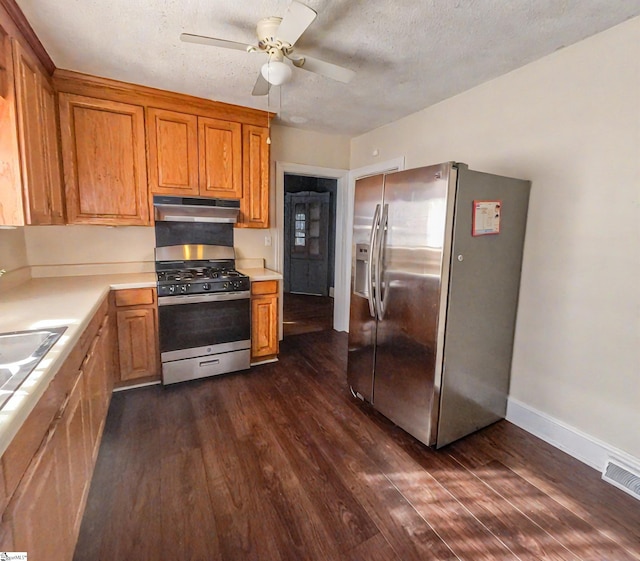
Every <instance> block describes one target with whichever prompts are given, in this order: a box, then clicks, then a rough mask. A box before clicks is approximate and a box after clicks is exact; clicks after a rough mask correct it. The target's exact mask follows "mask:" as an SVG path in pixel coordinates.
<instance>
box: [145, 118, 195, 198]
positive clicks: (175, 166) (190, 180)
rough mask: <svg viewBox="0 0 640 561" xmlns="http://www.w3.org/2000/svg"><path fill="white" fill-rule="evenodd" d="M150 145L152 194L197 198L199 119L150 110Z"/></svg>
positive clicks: (148, 136)
mask: <svg viewBox="0 0 640 561" xmlns="http://www.w3.org/2000/svg"><path fill="white" fill-rule="evenodd" d="M147 144H148V146H147V150H148V151H147V162H148V165H149V189H150V191H151V192H152V193H162V194H167V195H184V196H197V195H198V194H199V185H198V117H196V116H195V115H188V114H186V113H178V112H176V111H167V110H165V109H156V108H153V107H152V108H149V109H147Z"/></svg>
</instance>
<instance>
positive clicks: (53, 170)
mask: <svg viewBox="0 0 640 561" xmlns="http://www.w3.org/2000/svg"><path fill="white" fill-rule="evenodd" d="M40 96H41V97H40V106H41V108H42V126H43V128H44V130H43V136H42V139H43V144H44V153H45V171H46V174H47V180H48V185H49V189H48V192H49V211H50V220H51V223H52V224H64V197H63V193H62V165H61V161H60V150H59V143H58V118H57V110H56V93H55V91H54V90H53V86H52V85H51V84H50V83H49V81H48V80H43V81H42V84H41V88H40Z"/></svg>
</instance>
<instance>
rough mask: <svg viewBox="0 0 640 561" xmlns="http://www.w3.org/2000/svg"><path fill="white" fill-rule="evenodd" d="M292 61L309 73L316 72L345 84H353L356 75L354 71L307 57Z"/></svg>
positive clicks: (302, 56)
mask: <svg viewBox="0 0 640 561" xmlns="http://www.w3.org/2000/svg"><path fill="white" fill-rule="evenodd" d="M290 60H291V62H293V65H294V66H297V67H298V68H302V69H303V70H308V71H309V72H315V73H316V74H320V75H322V76H326V77H327V78H331V79H332V80H337V81H338V82H344V83H345V84H348V83H349V82H351V80H352V79H353V77H354V76H355V75H356V73H355V72H354V71H353V70H349V69H348V68H344V67H342V66H338V65H337V64H331V63H330V62H325V61H324V60H318V59H317V58H312V57H310V56H306V55H301V56H300V58H298V59H294V58H291V59H290Z"/></svg>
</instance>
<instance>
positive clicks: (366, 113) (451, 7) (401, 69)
mask: <svg viewBox="0 0 640 561" xmlns="http://www.w3.org/2000/svg"><path fill="white" fill-rule="evenodd" d="M17 1H18V4H19V6H20V7H21V8H22V10H23V11H24V13H25V15H26V16H27V19H28V20H29V21H30V22H31V24H32V26H33V28H34V30H35V31H36V33H37V34H38V36H39V37H40V39H41V41H42V43H43V44H44V46H45V48H46V49H47V51H48V52H49V54H50V55H51V58H52V59H53V61H54V63H55V64H56V66H57V67H59V68H64V69H69V70H76V71H79V72H85V73H88V74H94V75H98V76H104V77H108V78H114V79H118V80H124V81H127V82H133V83H137V84H143V85H146V86H152V87H156V88H162V89H166V90H172V91H176V92H184V93H188V94H192V95H195V96H199V97H204V98H209V99H215V100H218V101H224V102H228V103H234V104H238V105H245V106H250V107H256V108H259V109H266V108H267V98H266V97H253V96H251V90H252V88H253V85H254V83H255V80H256V77H257V73H258V71H259V68H260V66H261V65H262V64H263V63H264V62H265V60H266V57H265V55H263V54H249V53H245V52H243V51H238V50H227V49H220V48H216V47H209V46H204V45H194V44H188V43H182V42H181V41H180V40H179V35H180V33H182V32H188V33H196V34H201V35H208V36H212V37H218V38H223V39H228V40H232V41H239V42H243V43H252V44H254V43H255V39H254V37H255V24H256V22H257V21H258V20H259V19H260V18H263V17H267V16H271V15H276V16H282V15H283V14H284V12H285V10H286V8H287V5H288V0H108V1H107V0H55V1H53V2H52V1H51V0H17ZM303 1H304V3H306V4H307V5H308V6H310V7H311V8H313V9H314V10H316V11H317V12H318V17H317V18H316V20H315V21H314V22H313V23H312V24H311V27H309V29H308V30H307V31H306V33H305V34H304V35H303V36H302V37H301V39H300V40H299V41H298V43H297V44H296V48H297V50H298V51H300V52H303V53H307V54H309V55H310V56H314V57H316V58H320V59H323V60H326V61H328V62H332V63H334V64H339V65H341V66H346V67H348V68H351V69H352V70H354V71H355V72H356V73H357V74H356V77H355V78H354V80H353V81H352V82H351V83H349V84H342V83H338V82H334V81H332V80H329V79H327V78H323V77H321V76H318V75H315V74H312V73H310V72H307V71H304V70H301V69H294V72H293V78H292V80H291V82H289V83H287V84H286V85H284V86H283V87H282V88H281V91H280V92H279V95H278V93H277V92H276V90H278V88H274V89H272V95H271V96H270V102H271V104H272V106H273V105H275V106H276V107H277V105H278V104H279V106H280V109H279V119H280V122H281V123H283V124H287V125H293V123H292V121H291V118H292V117H302V118H304V119H307V122H306V123H304V124H298V125H293V126H299V127H302V128H307V129H312V130H316V131H321V132H329V133H335V134H344V135H349V136H353V135H357V134H361V133H363V132H366V131H368V130H371V129H374V128H376V127H379V126H381V125H383V124H385V123H389V122H392V121H394V120H396V119H398V118H400V117H403V116H406V115H408V114H410V113H413V112H415V111H418V110H420V109H423V108H425V107H427V106H429V105H432V104H434V103H437V102H438V101H441V100H443V99H446V98H448V97H451V96H453V95H456V94H458V93H460V92H463V91H465V90H468V89H470V88H472V87H474V86H476V85H478V84H480V83H482V82H486V81H488V80H490V79H492V78H495V77H497V76H499V75H501V74H505V73H506V72H509V71H511V70H514V69H515V68H518V67H520V66H523V65H525V64H527V63H529V62H532V61H534V60H536V59H538V58H541V57H543V56H545V55H547V54H549V53H552V52H553V51H555V50H557V49H559V48H562V47H565V46H567V45H570V44H572V43H575V42H577V41H580V40H582V39H584V38H586V37H589V36H590V35H593V34H595V33H598V32H600V31H603V30H605V29H607V28H609V27H612V26H614V25H616V24H618V23H620V22H622V21H624V20H626V19H629V18H630V17H633V16H637V15H639V14H640V0H422V1H421V0H367V1H361V2H358V1H354V0H303ZM594 79H597V77H595V76H594Z"/></svg>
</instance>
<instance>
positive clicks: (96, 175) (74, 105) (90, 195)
mask: <svg viewBox="0 0 640 561" xmlns="http://www.w3.org/2000/svg"><path fill="white" fill-rule="evenodd" d="M60 128H61V136H62V154H63V163H64V178H65V194H66V202H67V220H68V222H69V223H70V224H108V225H147V224H149V223H150V220H149V205H148V201H149V199H148V191H147V170H146V155H145V130H144V109H143V107H141V106H139V105H130V104H128V103H120V102H116V101H107V100H102V99H96V98H91V97H85V96H79V95H74V94H67V93H61V94H60Z"/></svg>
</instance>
